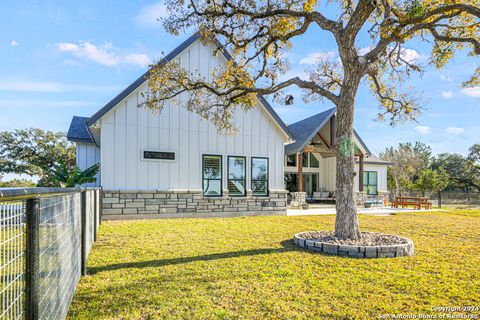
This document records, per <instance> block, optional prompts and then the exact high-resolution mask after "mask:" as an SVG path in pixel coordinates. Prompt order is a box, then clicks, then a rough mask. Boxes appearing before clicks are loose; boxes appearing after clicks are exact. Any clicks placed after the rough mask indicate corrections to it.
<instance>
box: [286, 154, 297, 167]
mask: <svg viewBox="0 0 480 320" xmlns="http://www.w3.org/2000/svg"><path fill="white" fill-rule="evenodd" d="M296 166H297V154H290V155H288V156H287V167H296Z"/></svg>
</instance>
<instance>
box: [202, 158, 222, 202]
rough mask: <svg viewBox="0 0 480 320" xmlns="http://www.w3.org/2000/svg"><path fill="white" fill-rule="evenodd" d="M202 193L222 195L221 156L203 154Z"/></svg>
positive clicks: (210, 195)
mask: <svg viewBox="0 0 480 320" xmlns="http://www.w3.org/2000/svg"><path fill="white" fill-rule="evenodd" d="M202 171H203V173H202V174H203V195H204V196H209V197H220V196H222V156H215V155H203V159H202Z"/></svg>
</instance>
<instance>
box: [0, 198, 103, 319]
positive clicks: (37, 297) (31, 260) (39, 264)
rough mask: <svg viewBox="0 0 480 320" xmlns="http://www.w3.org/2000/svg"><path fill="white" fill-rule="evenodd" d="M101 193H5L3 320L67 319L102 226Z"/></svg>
mask: <svg viewBox="0 0 480 320" xmlns="http://www.w3.org/2000/svg"><path fill="white" fill-rule="evenodd" d="M99 199H100V190H99V189H45V188H32V189H16V190H13V189H10V190H0V215H1V242H0V253H1V260H0V267H1V269H0V275H1V281H2V282H1V286H0V288H1V303H2V310H1V317H0V318H1V319H65V318H66V316H67V313H68V309H69V306H70V303H71V301H72V298H73V294H74V292H75V288H76V286H77V283H78V280H79V279H80V276H81V275H83V274H85V273H86V259H87V257H88V253H89V252H90V249H91V248H92V246H93V242H94V240H95V238H96V232H97V230H98V225H99V222H100V200H99Z"/></svg>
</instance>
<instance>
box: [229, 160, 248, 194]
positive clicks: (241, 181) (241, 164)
mask: <svg viewBox="0 0 480 320" xmlns="http://www.w3.org/2000/svg"><path fill="white" fill-rule="evenodd" d="M246 162H247V160H246V158H245V157H233V156H228V194H229V195H230V196H245V195H246V192H245V189H246V188H245V186H246V183H245V178H246V175H247V173H246V168H247V163H246Z"/></svg>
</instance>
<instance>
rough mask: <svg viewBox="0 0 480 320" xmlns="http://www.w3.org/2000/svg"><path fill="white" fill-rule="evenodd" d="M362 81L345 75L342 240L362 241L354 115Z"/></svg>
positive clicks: (338, 229) (339, 199)
mask: <svg viewBox="0 0 480 320" xmlns="http://www.w3.org/2000/svg"><path fill="white" fill-rule="evenodd" d="M359 81H360V79H359V77H358V79H357V77H349V76H348V75H346V76H345V80H344V82H343V85H344V86H343V87H342V93H341V95H340V102H339V103H338V104H337V114H336V117H335V120H336V141H337V144H336V154H337V165H336V167H337V172H336V177H337V181H336V204H335V207H336V210H337V215H336V219H335V236H336V237H337V238H340V239H359V238H360V228H359V225H358V216H357V206H356V201H355V198H356V196H355V184H354V178H355V148H354V142H353V141H354V140H353V116H354V108H355V95H356V92H357V88H358V83H359Z"/></svg>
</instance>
